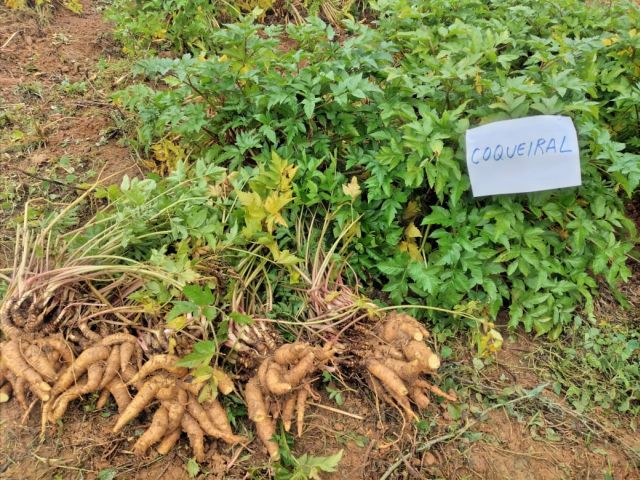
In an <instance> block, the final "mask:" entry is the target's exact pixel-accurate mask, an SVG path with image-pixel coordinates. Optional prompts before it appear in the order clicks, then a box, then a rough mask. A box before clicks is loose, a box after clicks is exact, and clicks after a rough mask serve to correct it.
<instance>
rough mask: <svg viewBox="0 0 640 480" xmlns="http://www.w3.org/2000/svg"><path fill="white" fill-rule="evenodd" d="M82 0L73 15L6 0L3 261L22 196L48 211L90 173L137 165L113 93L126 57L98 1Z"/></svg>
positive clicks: (1, 126) (2, 16) (0, 74)
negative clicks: (20, 7) (16, 6)
mask: <svg viewBox="0 0 640 480" xmlns="http://www.w3.org/2000/svg"><path fill="white" fill-rule="evenodd" d="M83 4H84V7H85V8H84V11H85V13H84V14H82V15H74V14H72V13H71V12H69V11H67V10H65V9H62V8H57V9H56V10H55V11H54V12H53V13H43V12H42V13H37V12H34V11H32V10H29V11H23V12H16V11H12V10H9V9H7V8H6V7H4V2H0V46H2V48H1V49H0V171H1V172H2V176H1V177H0V178H1V180H0V204H1V207H2V208H1V209H0V225H1V227H0V247H1V248H0V267H1V266H5V265H6V264H7V262H8V261H10V260H11V258H10V257H11V256H12V252H11V249H10V248H9V247H8V245H10V243H11V238H12V235H13V226H12V221H13V219H14V218H15V217H18V216H20V215H22V213H23V211H22V210H23V205H24V200H25V199H26V198H30V197H31V198H32V197H41V198H40V199H38V200H36V201H34V202H33V205H34V208H36V210H38V211H39V212H43V211H46V209H47V208H48V207H50V206H51V205H53V204H55V203H56V202H58V201H61V200H63V199H65V198H68V197H69V196H74V195H76V194H77V193H78V192H79V191H80V189H79V188H77V187H82V184H83V183H85V182H94V181H96V180H97V179H98V178H109V179H110V180H112V181H118V180H119V178H120V177H122V175H124V174H129V175H135V174H139V173H140V170H139V169H138V168H137V164H136V161H135V159H134V157H133V156H132V154H131V152H130V151H129V150H128V149H127V148H125V147H123V146H121V145H120V144H119V138H118V137H119V134H120V133H121V132H120V131H119V129H118V128H119V127H118V122H117V120H118V119H121V118H123V117H122V115H121V114H120V112H119V111H118V110H117V109H116V108H115V107H114V106H113V105H112V104H111V103H110V102H109V94H110V92H111V91H112V90H114V89H117V88H118V83H119V82H121V81H123V79H124V77H122V76H121V75H125V76H126V74H127V72H128V70H126V69H124V70H119V69H122V67H121V66H120V65H123V66H126V65H128V64H127V63H126V62H125V63H122V62H120V63H119V59H120V55H119V49H118V47H117V46H115V45H114V43H113V41H112V40H111V37H110V33H109V27H108V25H106V24H105V23H104V22H103V20H102V18H101V13H100V12H98V11H97V9H98V8H99V7H100V4H99V3H97V2H90V1H83ZM114 120H115V121H114ZM43 193H44V195H43ZM3 254H4V255H3ZM3 256H4V257H5V258H4V259H3V258H2V257H3ZM7 257H9V258H7Z"/></svg>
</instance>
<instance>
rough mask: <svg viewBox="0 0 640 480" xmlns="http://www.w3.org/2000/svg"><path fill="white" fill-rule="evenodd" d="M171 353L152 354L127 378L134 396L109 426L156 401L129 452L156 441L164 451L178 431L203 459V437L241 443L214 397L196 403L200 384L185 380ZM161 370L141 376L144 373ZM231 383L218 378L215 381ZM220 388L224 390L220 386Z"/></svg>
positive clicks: (124, 421)
mask: <svg viewBox="0 0 640 480" xmlns="http://www.w3.org/2000/svg"><path fill="white" fill-rule="evenodd" d="M170 357H172V356H171V355H157V356H155V357H152V358H151V359H150V360H149V361H148V362H147V363H146V364H145V365H143V367H142V368H141V369H140V371H139V372H138V373H137V374H136V375H135V376H134V377H133V378H132V379H131V380H130V381H129V383H131V384H135V385H136V388H137V390H138V393H137V394H136V396H135V397H134V398H133V399H132V400H131V402H130V403H129V404H128V405H127V406H126V408H125V409H124V410H123V411H122V412H121V413H120V416H119V417H118V420H117V422H116V424H115V426H114V427H113V432H114V433H117V432H119V431H121V430H122V428H123V427H124V426H125V425H126V424H127V423H129V422H130V421H131V420H133V419H134V418H136V417H137V416H138V415H140V413H142V412H143V410H144V409H145V408H146V407H147V406H149V405H150V404H151V403H152V402H153V401H154V400H157V401H158V408H157V409H156V411H155V413H154V415H153V418H152V420H151V424H150V425H149V427H148V428H147V430H146V431H145V432H144V433H143V434H142V435H141V436H140V437H139V438H138V440H137V441H136V443H135V444H134V445H133V448H132V450H133V452H134V453H136V454H137V455H143V454H145V453H146V452H147V450H148V449H149V448H150V447H151V446H153V445H155V444H158V445H157V447H156V450H157V451H158V453H160V454H162V455H165V454H167V453H168V452H169V451H170V450H171V448H172V447H173V446H174V445H175V443H176V442H177V441H178V439H179V438H180V435H181V433H182V432H184V433H186V434H187V436H188V438H189V443H190V444H191V448H192V450H193V454H194V456H195V458H196V460H198V461H199V462H201V461H204V459H205V445H204V441H205V437H206V436H209V437H212V438H215V439H220V440H222V441H224V442H226V443H228V444H235V443H241V442H243V441H244V438H243V437H241V436H238V435H234V434H233V432H232V430H231V425H230V423H229V420H228V419H227V413H226V411H225V409H224V408H223V407H222V405H221V404H220V402H219V401H218V400H217V399H208V400H207V401H205V402H203V403H200V402H199V401H198V398H197V396H198V393H199V392H200V389H201V388H202V384H194V383H188V382H187V381H185V376H186V375H187V371H186V369H182V368H181V367H175V366H174V364H175V358H170ZM159 370H162V371H161V372H160V373H156V374H154V375H153V376H152V377H150V378H149V379H147V380H145V378H146V377H147V375H149V374H151V373H153V372H157V371H159ZM229 383H230V384H231V390H233V384H232V383H231V380H230V379H228V383H227V382H219V385H228V384H229ZM222 388H224V392H223V390H222ZM231 390H229V389H227V388H225V387H221V390H220V391H221V393H230V392H231Z"/></svg>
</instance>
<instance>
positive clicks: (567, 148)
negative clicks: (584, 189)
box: [466, 115, 581, 197]
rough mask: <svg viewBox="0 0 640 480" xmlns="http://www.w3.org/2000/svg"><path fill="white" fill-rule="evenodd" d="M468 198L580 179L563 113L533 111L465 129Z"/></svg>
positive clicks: (573, 139) (569, 184)
mask: <svg viewBox="0 0 640 480" xmlns="http://www.w3.org/2000/svg"><path fill="white" fill-rule="evenodd" d="M466 149H467V168H468V170H469V177H470V178H471V189H472V191H473V196H474V197H481V196H484V195H499V194H504V193H526V192H537V191H540V190H551V189H553V188H562V187H576V186H578V185H580V184H581V179H580V153H579V151H578V136H577V134H576V129H575V127H574V126H573V122H572V121H571V118H569V117H563V116H560V115H538V116H534V117H525V118H518V119H515V120H504V121H500V122H493V123H489V124H487V125H482V126H481V127H477V128H472V129H469V130H467V134H466Z"/></svg>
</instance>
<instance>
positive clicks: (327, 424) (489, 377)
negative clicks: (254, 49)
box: [0, 1, 640, 480]
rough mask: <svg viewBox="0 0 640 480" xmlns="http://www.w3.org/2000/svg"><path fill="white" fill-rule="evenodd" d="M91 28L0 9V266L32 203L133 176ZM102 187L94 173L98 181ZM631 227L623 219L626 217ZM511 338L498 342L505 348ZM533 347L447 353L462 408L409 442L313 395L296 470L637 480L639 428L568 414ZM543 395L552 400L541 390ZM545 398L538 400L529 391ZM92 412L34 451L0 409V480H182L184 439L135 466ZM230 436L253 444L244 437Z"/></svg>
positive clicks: (89, 13)
mask: <svg viewBox="0 0 640 480" xmlns="http://www.w3.org/2000/svg"><path fill="white" fill-rule="evenodd" d="M83 3H84V7H85V13H83V14H82V15H74V14H71V13H69V12H67V11H64V10H61V9H57V10H56V11H55V13H54V14H53V15H51V16H49V17H46V16H43V15H42V14H37V13H33V12H31V13H16V12H12V11H9V10H7V9H5V8H4V7H0V92H1V95H0V169H1V171H2V175H1V177H0V178H1V180H0V216H1V217H0V225H1V226H0V246H1V247H2V250H1V251H0V258H3V262H2V263H4V264H7V263H10V260H11V249H10V245H11V240H12V231H13V230H12V228H13V227H12V225H13V222H15V221H16V219H17V218H18V217H19V216H20V215H21V214H22V211H23V208H24V205H25V200H26V198H33V197H38V198H39V199H38V200H35V201H33V202H32V203H31V205H30V209H32V210H33V211H31V210H30V213H29V218H30V219H33V221H35V220H37V218H38V216H39V215H42V214H43V213H45V212H46V210H47V208H50V207H55V205H56V204H57V203H60V202H63V201H64V200H65V199H67V198H70V197H72V196H74V195H77V193H78V192H79V191H81V189H82V188H83V184H85V183H87V182H92V181H95V179H96V178H97V177H98V176H99V175H101V176H102V177H103V178H106V177H108V176H109V175H113V177H112V179H113V180H115V179H117V178H118V177H120V176H122V175H123V174H124V173H128V174H130V175H136V174H140V173H141V171H140V170H139V168H138V166H137V162H136V160H135V157H134V155H133V154H132V153H131V151H130V150H128V149H127V148H125V147H123V146H121V145H120V144H119V143H118V140H119V136H120V135H121V134H122V131H123V129H126V120H125V118H124V116H123V115H122V114H121V112H119V111H118V110H117V108H115V107H114V106H113V105H112V104H111V103H110V102H109V93H110V92H111V91H113V90H115V89H117V88H119V87H120V86H122V85H124V84H125V83H126V81H127V75H128V72H129V64H128V62H127V61H126V60H125V59H122V58H121V57H120V55H119V49H118V47H117V46H116V45H115V44H114V42H113V41H112V40H111V38H110V33H109V32H110V30H109V26H108V25H107V24H105V23H104V22H103V20H102V18H101V12H100V10H101V8H102V7H103V6H104V5H103V4H101V3H99V2H89V1H83ZM100 172H101V173H100ZM632 213H633V212H632ZM638 285H640V274H636V278H635V281H634V282H632V287H630V290H629V291H628V292H627V293H629V294H630V296H631V297H632V300H633V301H634V302H635V310H632V311H631V313H629V312H627V313H624V314H622V313H619V312H618V311H617V310H615V308H617V307H613V306H612V305H613V302H606V301H605V302H604V303H602V305H601V306H600V308H601V312H602V314H603V315H606V316H607V317H617V316H618V315H624V316H626V317H629V316H630V315H631V316H635V319H636V320H637V318H638V313H639V312H640V310H639V308H638V307H640V300H639V298H638V297H639V295H637V291H638ZM504 334H505V336H507V332H504ZM544 348H545V347H544V345H543V344H542V343H541V341H539V340H538V341H536V342H534V341H532V339H531V338H529V337H527V336H526V335H521V334H509V336H508V338H507V339H506V341H505V346H504V348H503V350H502V351H501V352H500V353H499V354H498V355H497V357H496V358H495V359H494V360H493V361H492V362H487V365H486V366H485V367H484V368H482V369H478V368H477V365H475V366H474V363H473V357H472V355H471V354H470V353H469V344H468V342H464V341H461V342H460V344H459V345H456V346H453V350H454V352H453V355H452V356H451V358H453V359H455V360H453V361H448V362H445V363H444V366H443V377H445V378H447V379H449V380H450V381H453V383H454V384H455V385H456V389H457V391H458V394H459V397H460V403H459V404H456V405H445V404H441V405H436V404H434V405H432V408H431V409H430V410H429V411H428V412H427V413H426V414H425V416H424V418H423V419H422V421H420V422H419V423H418V425H417V426H413V425H406V424H403V422H402V418H401V416H400V415H399V414H398V412H395V411H393V410H391V409H389V408H388V407H383V406H381V405H378V404H377V402H376V400H375V399H374V398H371V396H370V394H369V391H368V389H366V388H365V387H364V386H362V387H360V386H358V385H357V384H356V385H354V384H352V383H350V384H349V385H350V388H349V389H346V388H345V387H341V386H340V385H338V386H337V388H339V389H342V390H343V392H342V393H343V396H344V399H345V401H344V404H342V405H340V406H338V405H336V403H335V402H334V401H333V400H331V399H329V398H328V395H327V393H326V391H325V389H324V387H321V388H320V389H319V390H321V392H320V393H321V394H322V399H321V400H320V401H319V402H318V404H320V405H323V407H320V406H314V407H311V408H310V409H309V417H308V421H307V426H306V430H305V433H304V435H303V437H302V438H299V439H298V438H297V439H295V446H294V448H293V451H294V453H295V454H297V455H301V454H303V453H305V452H308V453H309V454H311V455H330V454H333V453H335V452H337V451H339V450H341V449H342V450H343V451H344V457H343V459H342V461H341V463H340V465H339V468H338V471H337V472H336V473H335V474H333V475H325V476H323V478H334V479H350V480H356V479H364V480H368V479H382V478H390V479H399V478H416V479H434V478H446V479H507V478H508V479H516V480H518V479H522V480H524V479H541V480H551V479H638V478H640V471H639V467H640V434H638V433H637V432H636V431H635V429H636V428H637V427H636V424H635V422H636V419H633V418H629V417H618V416H615V415H613V414H611V413H607V412H604V411H598V410H595V411H591V412H590V413H588V414H584V413H579V412H577V411H575V410H574V409H573V408H572V407H571V405H570V404H568V402H567V401H566V400H565V399H563V398H562V397H559V396H557V395H555V394H554V393H553V391H552V390H551V388H550V387H549V384H548V380H549V379H548V375H547V373H548V372H545V370H544V368H541V367H540V364H539V362H538V361H537V359H539V358H541V357H542V356H543V355H544ZM545 385H546V386H545ZM539 386H543V387H542V388H538V389H537V390H536V387H539ZM94 402H95V398H86V399H85V400H84V401H83V402H76V405H75V406H74V407H73V408H71V409H70V410H69V412H68V413H67V415H66V417H65V419H64V421H63V422H61V423H60V424H58V425H57V427H56V428H55V429H51V430H49V431H48V432H47V436H46V438H45V440H44V441H40V439H39V437H38V431H39V427H38V420H37V417H38V413H39V412H38V411H37V407H36V409H35V410H34V412H32V414H31V415H30V416H29V417H28V418H26V419H23V418H22V417H23V412H21V411H20V410H19V408H18V406H17V405H16V404H15V402H14V401H10V402H9V403H6V404H2V405H0V432H1V433H0V478H4V479H16V480H17V479H50V478H55V479H59V478H60V479H66V478H69V479H81V478H101V479H103V480H104V479H111V478H123V479H128V478H140V479H156V478H167V479H181V478H189V475H188V473H187V470H186V463H187V461H188V459H189V451H188V449H187V448H186V441H185V440H184V439H183V441H182V442H181V444H180V446H179V448H175V449H174V450H173V451H172V452H171V453H170V454H169V455H167V456H166V457H160V456H154V455H149V456H148V457H147V458H146V459H144V460H143V461H141V460H140V459H138V458H136V457H134V456H133V455H131V454H129V453H128V452H127V448H128V447H130V446H131V444H132V442H131V439H132V438H134V437H135V435H139V434H140V432H141V430H142V427H143V426H144V425H142V424H139V425H138V426H137V427H136V426H135V425H134V426H131V427H130V428H129V429H128V430H125V431H124V432H123V433H121V434H118V435H115V434H112V433H110V428H111V427H112V425H113V423H114V419H113V413H114V410H113V407H108V408H106V409H104V410H101V411H96V410H95V408H94ZM238 429H239V431H240V433H247V434H250V430H249V431H248V430H247V427H246V425H245V424H243V423H242V422H240V425H239V427H238ZM267 465H268V463H267V458H266V456H265V454H264V453H263V452H262V449H261V448H260V447H259V446H258V445H257V443H256V442H254V443H252V444H251V445H249V447H248V448H244V447H232V448H229V447H226V446H224V445H222V444H215V443H214V444H213V445H212V446H211V448H210V451H209V460H208V462H207V463H205V464H203V465H201V472H200V474H198V475H197V476H198V477H199V478H212V479H222V478H227V479H232V478H269V473H268V472H269V469H268V467H267Z"/></svg>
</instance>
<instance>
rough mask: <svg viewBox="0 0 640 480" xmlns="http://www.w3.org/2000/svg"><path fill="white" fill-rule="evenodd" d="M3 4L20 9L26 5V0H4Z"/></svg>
mask: <svg viewBox="0 0 640 480" xmlns="http://www.w3.org/2000/svg"><path fill="white" fill-rule="evenodd" d="M4 4H5V5H6V6H7V7H9V8H13V9H14V10H20V9H22V8H24V7H26V6H27V2H26V0H4Z"/></svg>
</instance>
